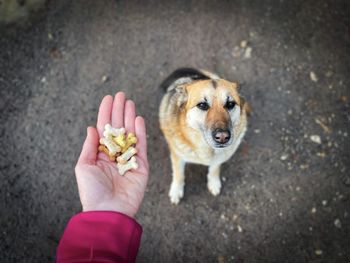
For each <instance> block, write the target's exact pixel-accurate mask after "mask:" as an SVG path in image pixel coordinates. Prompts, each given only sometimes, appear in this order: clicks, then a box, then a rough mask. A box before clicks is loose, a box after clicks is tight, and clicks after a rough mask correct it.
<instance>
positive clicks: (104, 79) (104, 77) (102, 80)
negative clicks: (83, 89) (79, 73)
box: [101, 75, 108, 83]
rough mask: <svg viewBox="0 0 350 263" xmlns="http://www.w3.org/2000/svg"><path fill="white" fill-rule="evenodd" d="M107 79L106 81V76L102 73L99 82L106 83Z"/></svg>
mask: <svg viewBox="0 0 350 263" xmlns="http://www.w3.org/2000/svg"><path fill="white" fill-rule="evenodd" d="M107 81H108V76H106V75H103V76H102V78H101V82H102V83H106V82H107Z"/></svg>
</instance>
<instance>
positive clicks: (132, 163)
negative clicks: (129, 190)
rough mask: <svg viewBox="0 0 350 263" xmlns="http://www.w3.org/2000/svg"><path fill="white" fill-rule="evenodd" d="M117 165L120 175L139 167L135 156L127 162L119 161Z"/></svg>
mask: <svg viewBox="0 0 350 263" xmlns="http://www.w3.org/2000/svg"><path fill="white" fill-rule="evenodd" d="M117 167H118V171H119V173H120V175H124V174H125V173H126V172H127V171H129V170H131V169H137V168H138V167H139V166H138V164H137V162H136V158H135V156H133V157H131V159H130V160H129V161H128V162H127V163H126V164H120V163H117Z"/></svg>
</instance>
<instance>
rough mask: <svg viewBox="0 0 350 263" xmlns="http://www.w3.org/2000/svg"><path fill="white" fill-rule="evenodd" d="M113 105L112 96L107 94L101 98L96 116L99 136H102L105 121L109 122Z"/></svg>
mask: <svg viewBox="0 0 350 263" xmlns="http://www.w3.org/2000/svg"><path fill="white" fill-rule="evenodd" d="M112 105H113V97H112V96H111V95H107V96H105V97H104V98H103V99H102V102H101V105H100V108H99V110H98V116H97V130H98V134H99V135H100V137H102V136H103V130H104V127H105V125H106V124H107V123H111V112H112Z"/></svg>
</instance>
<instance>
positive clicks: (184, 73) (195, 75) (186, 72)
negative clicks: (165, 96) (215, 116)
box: [160, 68, 210, 92]
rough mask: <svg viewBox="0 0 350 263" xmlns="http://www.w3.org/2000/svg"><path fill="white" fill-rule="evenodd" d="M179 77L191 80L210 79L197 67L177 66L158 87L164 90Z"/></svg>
mask: <svg viewBox="0 0 350 263" xmlns="http://www.w3.org/2000/svg"><path fill="white" fill-rule="evenodd" d="M180 78H191V79H193V80H202V79H210V78H209V77H208V76H206V75H204V74H203V73H202V72H200V71H199V70H197V69H194V68H179V69H177V70H175V71H174V72H173V73H171V74H170V75H169V76H168V77H167V78H166V79H165V80H164V81H163V82H162V84H160V88H161V89H162V91H163V92H166V91H167V89H168V88H169V86H170V85H171V84H173V83H174V82H175V81H176V80H178V79H180Z"/></svg>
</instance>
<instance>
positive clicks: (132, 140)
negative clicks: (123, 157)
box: [122, 132, 137, 153]
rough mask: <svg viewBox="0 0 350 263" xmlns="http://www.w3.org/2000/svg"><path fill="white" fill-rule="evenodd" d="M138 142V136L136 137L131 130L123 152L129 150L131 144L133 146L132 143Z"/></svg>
mask: <svg viewBox="0 0 350 263" xmlns="http://www.w3.org/2000/svg"><path fill="white" fill-rule="evenodd" d="M136 143H137V138H136V136H135V134H134V133H132V132H130V133H129V134H128V137H127V138H126V144H125V146H124V147H122V153H124V152H125V151H127V150H128V149H129V148H130V146H132V145H134V144H136Z"/></svg>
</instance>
